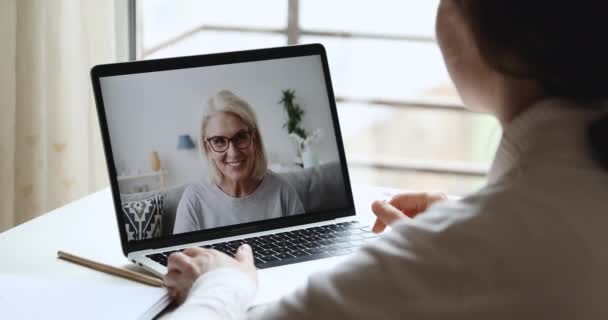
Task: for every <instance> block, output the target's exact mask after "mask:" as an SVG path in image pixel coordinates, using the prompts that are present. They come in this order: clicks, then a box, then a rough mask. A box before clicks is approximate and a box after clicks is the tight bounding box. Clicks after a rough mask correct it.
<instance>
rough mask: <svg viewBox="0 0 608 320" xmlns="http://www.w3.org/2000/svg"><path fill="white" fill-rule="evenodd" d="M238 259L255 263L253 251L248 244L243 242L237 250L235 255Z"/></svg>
mask: <svg viewBox="0 0 608 320" xmlns="http://www.w3.org/2000/svg"><path fill="white" fill-rule="evenodd" d="M234 258H235V259H236V261H238V262H239V263H245V264H250V265H253V251H252V250H251V247H250V246H249V245H248V244H243V245H242V246H240V247H239V249H238V250H237V251H236V255H235V256H234Z"/></svg>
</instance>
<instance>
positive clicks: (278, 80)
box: [91, 44, 375, 303]
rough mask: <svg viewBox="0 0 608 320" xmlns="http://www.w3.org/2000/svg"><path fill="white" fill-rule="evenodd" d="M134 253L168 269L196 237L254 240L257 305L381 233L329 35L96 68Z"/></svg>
mask: <svg viewBox="0 0 608 320" xmlns="http://www.w3.org/2000/svg"><path fill="white" fill-rule="evenodd" d="M91 77H92V82H93V89H94V94H95V100H96V104H97V111H98V116H99V123H100V128H101V134H102V138H103V144H104V150H105V156H106V162H107V168H108V172H109V180H110V185H111V189H112V196H113V201H114V207H115V214H116V221H117V224H118V230H119V234H120V240H121V245H122V250H123V253H124V255H125V256H126V257H127V258H128V260H129V261H131V262H133V263H135V264H137V265H139V266H141V267H143V268H144V269H146V270H148V271H150V272H152V273H154V274H156V275H159V276H162V275H164V274H165V273H166V271H167V267H166V266H167V257H168V256H169V255H170V254H171V253H173V252H177V251H182V250H184V249H186V248H190V247H195V246H197V247H203V248H210V249H216V250H219V251H222V252H224V253H226V254H228V255H234V253H235V251H236V249H237V248H238V247H239V246H240V245H241V244H242V243H248V244H249V245H251V246H252V248H253V252H254V256H255V265H256V267H257V268H258V269H259V270H260V272H259V277H260V294H258V298H257V301H256V302H258V303H262V302H266V301H268V300H273V299H275V298H277V297H278V296H280V295H281V294H283V293H284V292H287V291H290V290H292V289H293V288H294V287H295V286H296V285H297V284H298V283H302V282H304V281H305V279H306V277H307V276H308V275H309V274H310V273H311V272H314V271H315V270H319V269H323V268H328V267H330V266H331V265H333V264H335V263H337V262H339V261H341V260H342V259H343V258H344V257H345V256H348V255H349V254H351V253H352V252H353V251H354V250H356V248H357V247H358V246H360V245H362V244H363V243H365V242H367V241H370V240H372V239H373V238H374V237H375V235H374V234H373V233H371V231H370V228H369V226H367V225H365V224H363V223H361V222H359V221H357V219H356V212H355V206H354V202H353V195H352V190H351V185H350V180H349V175H348V168H347V166H346V160H345V155H344V146H343V142H342V137H341V135H340V125H339V121H338V115H337V111H336V103H335V99H334V93H333V89H332V84H331V79H330V74H329V67H328V63H327V55H326V52H325V49H324V47H323V46H322V45H320V44H309V45H297V46H288V47H278V48H267V49H258V50H248V51H238V52H227V53H218V54H207V55H198V56H188V57H177V58H169V59H158V60H145V61H136V62H127V63H116V64H106V65H98V66H95V67H94V68H93V69H92V70H91Z"/></svg>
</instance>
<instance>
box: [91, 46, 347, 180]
mask: <svg viewBox="0 0 608 320" xmlns="http://www.w3.org/2000/svg"><path fill="white" fill-rule="evenodd" d="M101 87H102V95H103V100H104V106H105V111H106V117H107V123H108V128H109V132H110V140H111V145H112V151H113V154H114V161H115V165H116V167H117V171H118V173H119V175H120V174H134V173H136V172H137V171H139V172H149V171H150V160H149V157H150V156H149V155H150V152H152V151H153V150H156V151H158V152H159V154H160V158H161V162H162V165H163V167H164V168H165V169H167V171H168V172H169V174H168V176H169V181H168V184H169V186H174V185H180V184H183V183H188V182H191V181H193V180H196V179H199V178H201V177H203V176H206V175H207V167H206V165H205V164H204V163H203V160H202V158H201V155H200V150H199V148H198V146H197V148H196V149H194V150H177V140H178V136H179V135H181V134H189V135H190V136H191V137H192V138H193V139H194V142H195V143H196V142H197V140H196V139H197V137H198V136H199V126H200V120H201V118H202V116H203V109H204V106H205V105H206V104H207V100H208V99H209V98H210V97H212V96H213V95H215V94H216V93H217V92H219V91H220V90H223V89H228V90H231V91H232V92H234V93H235V94H236V95H237V96H239V97H241V98H243V99H244V100H246V101H247V102H249V104H250V105H251V106H252V107H253V108H254V110H255V112H256V114H257V117H258V122H259V126H260V130H261V134H262V136H263V139H264V142H265V146H266V151H267V153H268V156H269V161H270V162H271V164H282V165H289V164H292V163H293V162H294V159H295V158H296V154H297V150H296V146H295V143H294V142H293V141H292V140H291V139H289V138H288V136H287V131H286V129H285V128H283V124H284V123H285V121H286V119H287V115H286V113H285V111H284V109H283V106H282V105H281V104H279V101H280V100H281V96H282V93H281V91H282V90H284V89H294V90H295V91H296V102H298V103H299V104H300V105H301V106H302V108H303V109H304V110H305V115H304V118H303V121H302V127H304V128H305V129H307V130H309V131H312V130H314V129H316V128H320V129H321V131H322V138H321V139H319V140H318V141H317V142H316V143H315V144H314V150H315V152H316V154H317V156H318V159H319V160H320V162H329V161H337V160H338V158H339V156H338V151H337V150H338V149H337V143H336V138H335V134H334V128H333V122H332V118H331V113H330V108H329V102H328V98H327V90H326V87H325V81H324V76H323V70H322V68H321V59H320V57H319V56H307V57H297V58H288V59H280V60H270V61H261V62H251V63H239V64H229V65H220V66H211V67H201V68H190V69H180V70H171V71H163V72H151V73H143V74H135V75H123V76H113V77H104V78H101Z"/></svg>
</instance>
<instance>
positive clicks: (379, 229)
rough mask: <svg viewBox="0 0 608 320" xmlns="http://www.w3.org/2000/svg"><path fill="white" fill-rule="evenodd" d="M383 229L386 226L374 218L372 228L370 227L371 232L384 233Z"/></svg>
mask: <svg viewBox="0 0 608 320" xmlns="http://www.w3.org/2000/svg"><path fill="white" fill-rule="evenodd" d="M384 229H386V225H385V224H384V222H382V220H380V219H378V218H376V222H374V226H373V227H372V232H373V233H380V232H382V231H384Z"/></svg>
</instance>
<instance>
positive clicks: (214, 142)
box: [206, 129, 255, 152]
mask: <svg viewBox="0 0 608 320" xmlns="http://www.w3.org/2000/svg"><path fill="white" fill-rule="evenodd" d="M254 132H255V130H254V129H243V130H240V131H239V132H237V133H236V134H235V135H233V136H232V137H231V138H228V137H224V136H213V137H210V138H207V139H206V141H207V143H209V146H211V149H212V150H213V151H215V152H224V151H226V150H228V145H229V144H230V142H232V145H233V146H234V147H235V148H237V149H247V148H249V146H250V145H251V140H252V139H251V137H252V136H253V134H254Z"/></svg>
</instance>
